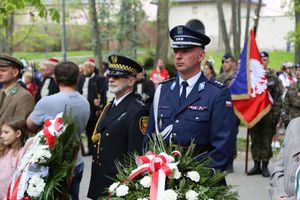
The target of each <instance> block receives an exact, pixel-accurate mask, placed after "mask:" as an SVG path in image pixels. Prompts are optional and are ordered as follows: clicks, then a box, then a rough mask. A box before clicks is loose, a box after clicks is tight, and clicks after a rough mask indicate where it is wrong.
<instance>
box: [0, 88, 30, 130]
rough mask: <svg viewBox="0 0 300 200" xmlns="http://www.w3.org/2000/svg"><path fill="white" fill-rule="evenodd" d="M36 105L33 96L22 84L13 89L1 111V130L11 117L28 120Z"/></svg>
mask: <svg viewBox="0 0 300 200" xmlns="http://www.w3.org/2000/svg"><path fill="white" fill-rule="evenodd" d="M34 104H35V102H34V99H33V97H32V95H31V94H30V93H29V92H28V91H27V90H26V89H24V88H23V87H22V86H21V85H20V84H17V85H16V86H15V87H13V88H12V89H11V91H10V94H9V95H8V96H7V97H6V98H5V101H4V103H3V106H2V107H1V109H0V128H1V126H2V124H3V122H4V121H6V120H7V119H9V118H11V117H14V116H20V117H24V119H26V118H27V116H28V115H29V114H30V113H31V112H32V110H33V108H34Z"/></svg>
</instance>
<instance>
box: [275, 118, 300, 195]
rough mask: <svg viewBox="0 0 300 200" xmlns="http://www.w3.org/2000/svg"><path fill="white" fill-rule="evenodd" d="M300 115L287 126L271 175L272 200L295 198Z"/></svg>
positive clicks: (299, 161)
mask: <svg viewBox="0 0 300 200" xmlns="http://www.w3.org/2000/svg"><path fill="white" fill-rule="evenodd" d="M299 130H300V117H298V118H295V119H293V120H292V121H291V122H290V123H289V126H288V128H287V131H286V135H285V138H284V144H283V146H282V148H281V150H280V153H279V156H278V158H277V160H276V162H275V165H274V171H273V173H272V174H271V177H270V186H269V193H270V197H271V199H272V200H275V199H277V198H278V197H287V199H288V200H294V199H295V173H296V170H297V168H298V166H299V165H300V134H299Z"/></svg>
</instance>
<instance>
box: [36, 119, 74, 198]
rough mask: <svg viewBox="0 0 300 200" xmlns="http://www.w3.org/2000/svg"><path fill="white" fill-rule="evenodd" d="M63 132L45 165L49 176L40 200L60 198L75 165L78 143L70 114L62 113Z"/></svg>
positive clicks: (63, 193)
mask: <svg viewBox="0 0 300 200" xmlns="http://www.w3.org/2000/svg"><path fill="white" fill-rule="evenodd" d="M63 122H64V124H66V129H65V131H64V132H63V133H62V134H61V135H60V136H59V137H58V138H57V140H56V142H55V146H54V148H53V149H52V150H51V154H52V156H51V158H50V159H49V160H48V162H47V163H46V166H49V167H50V169H49V175H48V177H47V180H46V186H45V188H44V192H43V193H42V195H41V197H40V200H56V199H58V198H59V197H62V196H63V195H67V194H65V192H66V191H67V190H66V189H67V188H68V186H69V184H70V182H69V181H70V179H69V178H70V177H71V176H72V170H73V168H74V167H75V164H76V158H77V157H76V155H77V152H78V149H79V141H78V139H77V136H76V124H75V122H74V119H73V118H72V117H71V115H70V114H67V113H64V115H63Z"/></svg>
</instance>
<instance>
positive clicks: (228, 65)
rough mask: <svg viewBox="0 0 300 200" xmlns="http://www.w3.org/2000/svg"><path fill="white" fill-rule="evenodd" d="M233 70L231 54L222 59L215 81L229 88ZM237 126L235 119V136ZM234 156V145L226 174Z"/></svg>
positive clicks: (238, 123) (231, 168) (237, 119)
mask: <svg viewBox="0 0 300 200" xmlns="http://www.w3.org/2000/svg"><path fill="white" fill-rule="evenodd" d="M235 68H236V60H235V58H234V57H233V56H232V55H231V54H225V55H224V56H223V58H222V69H223V72H222V73H221V74H220V75H219V76H218V77H217V80H218V81H220V82H222V83H224V84H225V85H227V86H228V87H229V86H230V84H231V81H232V79H233V75H234V71H235ZM239 125H240V120H239V118H237V117H236V126H237V128H236V130H237V132H236V135H237V134H238V131H239ZM236 156H237V149H236V144H235V147H234V155H233V157H232V159H231V160H230V161H229V163H228V165H227V171H228V172H231V173H232V172H233V160H234V159H235V158H236Z"/></svg>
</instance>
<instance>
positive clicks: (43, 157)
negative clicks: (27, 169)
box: [30, 145, 51, 163]
mask: <svg viewBox="0 0 300 200" xmlns="http://www.w3.org/2000/svg"><path fill="white" fill-rule="evenodd" d="M50 157H51V153H50V150H49V146H48V145H37V146H35V147H34V151H33V153H32V156H31V160H30V161H31V162H33V163H46V162H47V160H48V159H49V158H50Z"/></svg>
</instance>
